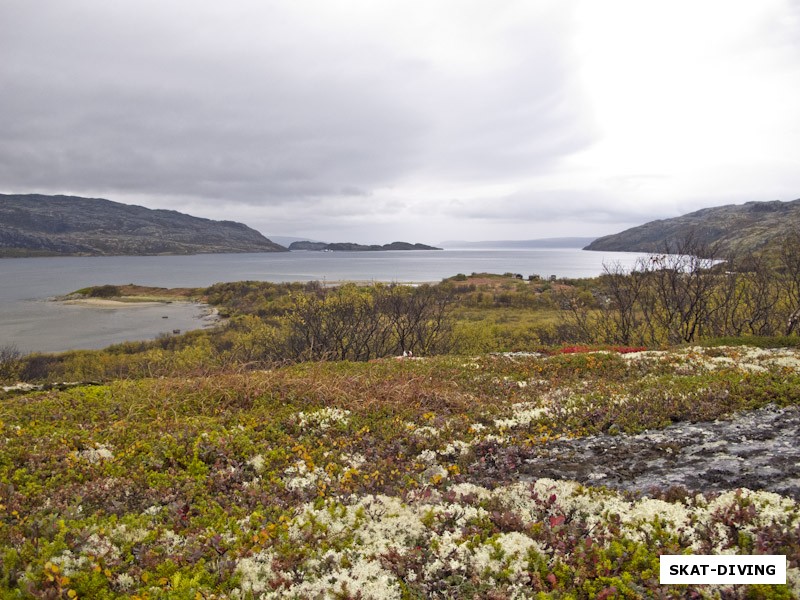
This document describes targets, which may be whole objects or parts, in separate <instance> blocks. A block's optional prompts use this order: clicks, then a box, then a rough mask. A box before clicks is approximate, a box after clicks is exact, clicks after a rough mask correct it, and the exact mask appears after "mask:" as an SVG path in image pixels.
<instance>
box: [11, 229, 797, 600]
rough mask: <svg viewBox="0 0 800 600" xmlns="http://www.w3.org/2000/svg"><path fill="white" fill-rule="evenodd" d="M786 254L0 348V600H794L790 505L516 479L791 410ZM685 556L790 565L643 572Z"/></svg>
mask: <svg viewBox="0 0 800 600" xmlns="http://www.w3.org/2000/svg"><path fill="white" fill-rule="evenodd" d="M797 248H800V245H795V246H794V247H792V246H791V245H788V244H787V247H786V248H785V253H784V254H783V255H782V257H781V259H780V261H777V262H772V263H760V262H759V261H757V260H753V261H748V262H747V263H743V262H735V261H728V262H726V263H724V264H706V263H704V262H703V263H701V264H696V263H692V261H693V260H698V259H691V258H680V259H678V258H675V257H672V256H654V257H653V259H652V261H650V262H648V263H643V264H641V265H640V269H638V270H636V271H634V272H633V273H622V272H621V270H619V269H618V268H615V267H609V268H608V269H607V272H606V273H605V274H604V275H602V276H601V277H599V278H596V279H591V280H574V281H564V280H555V281H553V280H550V279H549V278H544V279H543V278H540V277H535V276H532V277H529V278H522V279H520V278H518V277H516V276H515V275H514V274H506V275H482V274H473V275H471V276H467V275H459V276H456V277H453V278H451V279H449V280H446V281H443V282H441V283H440V284H437V285H420V286H403V285H388V284H377V285H370V286H358V285H354V284H346V285H341V286H337V287H324V286H321V285H319V284H296V283H292V284H272V283H263V282H238V283H225V284H217V285H214V286H212V287H210V288H207V289H204V290H184V291H182V292H181V293H180V294H179V295H183V296H186V297H193V298H198V299H202V300H204V301H205V302H207V303H209V304H211V305H213V306H215V307H217V308H218V310H219V311H220V313H221V314H223V315H224V316H225V320H224V322H222V323H221V324H220V325H219V326H217V327H216V328H214V329H211V330H203V331H193V332H188V333H186V334H184V335H178V336H168V337H167V336H165V337H163V338H161V339H158V340H154V341H151V342H137V343H126V344H121V345H117V346H113V347H110V348H107V349H105V350H102V351H75V352H68V353H63V354H55V355H47V354H36V355H21V354H20V353H19V352H17V351H16V350H15V349H14V348H13V347H5V348H3V349H0V377H2V378H3V380H4V381H5V382H6V383H7V384H8V385H7V387H8V390H7V391H6V392H4V393H3V394H2V396H0V597H3V598H27V597H30V598H37V597H38V598H117V597H130V598H187V599H194V598H241V599H248V598H365V599H366V598H599V599H602V598H618V597H620V598H651V597H660V598H699V597H709V598H797V597H800V506H799V505H798V498H791V497H785V496H781V495H778V494H775V493H770V492H765V491H759V490H746V489H738V490H729V491H725V492H721V493H720V492H714V493H712V492H708V491H704V490H686V489H675V488H671V489H657V488H654V489H650V490H642V491H641V493H636V494H633V493H622V492H617V491H613V490H609V489H605V488H602V487H594V486H585V485H580V484H578V483H575V482H570V481H557V480H552V479H542V478H540V479H537V480H533V481H520V479H519V470H520V467H521V466H522V465H524V464H525V461H526V457H528V456H530V455H531V453H532V452H534V451H535V450H536V449H537V448H540V447H541V446H542V445H546V444H548V443H550V442H551V441H552V440H554V439H559V438H577V437H582V436H587V435H593V434H600V433H613V434H616V435H626V434H633V433H637V432H641V431H643V430H646V429H654V428H663V427H665V426H667V425H669V424H672V423H675V422H682V421H700V420H713V419H723V418H727V417H729V416H731V415H733V414H734V413H736V412H737V411H744V410H751V409H756V408H760V407H764V406H768V405H774V406H778V407H784V406H791V405H796V404H800V371H799V370H798V369H799V368H800V350H798V349H797V346H798V345H800V337H798V331H797V329H798V328H797V327H795V326H793V325H792V323H793V321H792V318H793V317H795V318H796V315H797V309H798V300H799V299H798V282H800V260H799V259H798V258H797V256H795V254H794V253H795V252H796V249H797ZM686 256H687V257H688V256H691V254H688V253H687V254H686ZM793 257H794V258H793ZM793 261H795V262H793ZM792 265H794V267H793V266H792ZM692 266H695V267H702V268H694V269H693V268H691V267H692ZM706 267H707V268H706ZM81 292H82V293H83V294H85V295H92V294H95V295H101V296H104V297H116V296H118V295H126V296H135V295H136V294H137V293H138V294H139V295H142V296H147V297H157V296H159V295H168V294H172V295H173V297H174V295H175V293H174V292H169V291H166V290H155V289H152V288H146V289H145V288H142V289H138V290H137V289H136V288H130V287H127V286H126V287H125V289H123V290H119V289H117V290H113V289H109V288H108V287H106V286H103V287H102V288H96V289H89V290H82V291H81ZM404 353H405V354H406V355H407V356H406V358H397V357H401V356H402V355H403V354H404ZM409 354H410V355H411V356H408V355H409ZM64 381H73V382H82V383H81V384H80V385H76V386H74V387H70V388H68V389H58V386H56V387H53V386H52V385H51V387H50V388H49V389H40V390H38V391H37V390H31V389H30V388H28V389H27V390H26V389H25V388H24V387H23V386H19V385H17V386H13V385H12V384H15V383H17V382H28V383H31V384H34V383H35V384H54V383H58V382H64ZM62 387H63V386H62ZM681 553H697V554H716V553H732V554H782V555H786V556H787V560H788V566H789V572H788V582H787V585H775V586H766V585H765V586H747V587H741V586H660V585H659V570H658V566H659V556H660V555H661V554H681Z"/></svg>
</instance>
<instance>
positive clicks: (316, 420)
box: [297, 407, 350, 431]
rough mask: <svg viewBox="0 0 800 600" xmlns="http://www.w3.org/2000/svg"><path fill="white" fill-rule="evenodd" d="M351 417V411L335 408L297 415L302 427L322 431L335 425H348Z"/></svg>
mask: <svg viewBox="0 0 800 600" xmlns="http://www.w3.org/2000/svg"><path fill="white" fill-rule="evenodd" d="M349 417H350V411H349V410H345V409H342V408H333V407H325V408H321V409H319V410H315V411H312V412H308V413H306V412H299V413H297V418H298V422H299V424H300V426H301V427H309V426H310V427H315V428H317V429H319V430H321V431H324V430H326V429H329V428H330V427H332V426H333V425H347V422H348V420H349Z"/></svg>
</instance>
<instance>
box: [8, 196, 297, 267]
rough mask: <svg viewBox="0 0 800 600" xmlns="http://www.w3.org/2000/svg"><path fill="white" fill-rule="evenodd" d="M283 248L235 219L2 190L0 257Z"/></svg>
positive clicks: (99, 200) (206, 251)
mask: <svg viewBox="0 0 800 600" xmlns="http://www.w3.org/2000/svg"><path fill="white" fill-rule="evenodd" d="M285 250H286V249H285V248H284V247H283V246H279V245H278V244H275V243H274V242H271V241H270V240H268V239H267V238H265V237H264V236H263V235H261V234H260V233H258V232H257V231H256V230H254V229H251V228H249V227H247V226H246V225H243V224H241V223H234V222H233V221H212V220H210V219H201V218H198V217H192V216H190V215H186V214H183V213H179V212H176V211H173V210H151V209H149V208H144V207H142V206H131V205H128V204H120V203H118V202H111V201H110V200H103V199H100V198H80V197H77V196H44V195H40V194H25V195H5V194H0V257H9V256H59V255H78V256H104V255H108V256H110V255H152V254H200V253H212V252H281V251H285Z"/></svg>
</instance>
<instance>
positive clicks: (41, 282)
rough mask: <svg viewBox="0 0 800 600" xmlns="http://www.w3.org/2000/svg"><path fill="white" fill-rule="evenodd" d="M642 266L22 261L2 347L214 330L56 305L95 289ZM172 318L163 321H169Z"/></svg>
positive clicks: (551, 259)
mask: <svg viewBox="0 0 800 600" xmlns="http://www.w3.org/2000/svg"><path fill="white" fill-rule="evenodd" d="M639 256H642V255H640V254H636V253H629V252H586V251H581V250H578V249H546V250H541V249H531V250H483V249H482V250H444V251H413V252H403V251H397V252H283V253H263V254H201V255H194V256H114V257H81V258H77V257H63V258H16V259H3V260H0V346H3V345H6V344H14V345H16V346H17V347H18V348H19V349H20V350H22V351H25V352H30V351H41V352H56V351H62V350H68V349H73V348H102V347H105V346H107V345H109V344H113V343H118V342H122V341H125V340H143V339H151V338H153V337H155V336H157V335H158V334H160V333H169V332H171V331H172V330H173V329H181V330H184V331H185V330H187V329H193V328H198V327H202V326H203V325H204V324H207V322H205V321H204V320H203V319H202V318H201V317H202V312H203V311H202V307H200V306H196V305H186V304H179V303H175V304H164V305H155V306H132V307H125V308H98V307H87V306H75V305H65V304H63V303H60V302H52V301H49V299H51V298H52V297H54V296H60V295H64V294H68V293H69V292H72V291H74V290H77V289H80V288H82V287H87V286H90V285H102V284H125V283H136V284H140V285H151V286H159V287H205V286H209V285H211V284H214V283H218V282H223V281H241V280H256V281H273V282H285V281H325V282H333V281H386V282H391V281H396V282H436V281H441V280H442V279H444V278H445V277H450V276H452V275H456V274H457V273H465V274H470V273H473V272H476V273H482V272H487V273H506V272H513V273H521V274H522V275H523V276H524V277H526V278H527V276H528V275H531V274H538V275H541V276H542V277H545V278H546V277H549V276H550V275H556V276H558V277H570V278H574V277H594V276H596V275H599V274H600V273H602V271H603V264H604V263H606V264H611V263H616V262H619V263H620V264H622V265H623V266H628V267H630V266H632V265H633V264H634V262H635V261H636V259H637V258H638V257H639ZM165 317H166V318H165Z"/></svg>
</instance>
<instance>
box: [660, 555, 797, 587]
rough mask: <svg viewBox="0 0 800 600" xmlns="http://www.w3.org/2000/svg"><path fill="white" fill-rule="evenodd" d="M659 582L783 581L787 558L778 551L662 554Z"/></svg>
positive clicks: (782, 582) (738, 582) (784, 579)
mask: <svg viewBox="0 0 800 600" xmlns="http://www.w3.org/2000/svg"><path fill="white" fill-rule="evenodd" d="M660 565H661V568H660V571H661V578H660V581H661V583H662V584H687V583H694V584H698V583H699V584H703V583H710V584H723V585H727V584H748V583H766V584H785V583H786V557H785V556H783V555H780V554H758V555H744V556H743V555H738V554H737V555H733V554H714V555H703V554H686V555H682V554H681V555H675V554H664V555H662V556H661V562H660Z"/></svg>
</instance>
